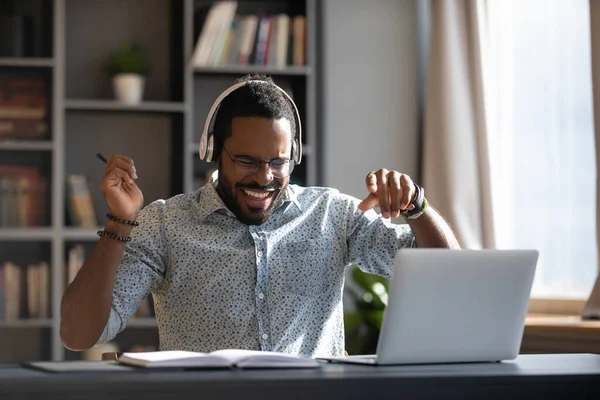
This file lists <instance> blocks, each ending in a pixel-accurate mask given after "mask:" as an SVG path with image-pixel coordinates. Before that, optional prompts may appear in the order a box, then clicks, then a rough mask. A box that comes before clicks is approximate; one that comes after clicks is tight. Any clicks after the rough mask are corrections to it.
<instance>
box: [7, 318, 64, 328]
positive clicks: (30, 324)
mask: <svg viewBox="0 0 600 400" xmlns="http://www.w3.org/2000/svg"><path fill="white" fill-rule="evenodd" d="M50 327H52V320H49V319H18V320H12V321H0V328H50Z"/></svg>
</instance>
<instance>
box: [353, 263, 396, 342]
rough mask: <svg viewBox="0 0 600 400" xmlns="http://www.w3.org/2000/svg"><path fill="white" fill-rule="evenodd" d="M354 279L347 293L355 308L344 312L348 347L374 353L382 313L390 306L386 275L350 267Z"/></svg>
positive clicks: (354, 266)
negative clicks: (373, 273) (388, 303)
mask: <svg viewBox="0 0 600 400" xmlns="http://www.w3.org/2000/svg"><path fill="white" fill-rule="evenodd" d="M350 268H351V273H352V282H348V283H349V284H348V285H347V286H346V289H347V291H346V293H347V295H349V296H350V297H349V298H350V300H351V301H352V304H353V310H351V311H346V312H345V313H344V326H345V336H346V344H345V345H346V350H347V351H348V353H349V354H375V352H376V350H377V342H378V339H379V331H380V330H381V322H382V320H383V313H384V311H385V309H386V307H387V295H388V291H389V282H388V279H387V278H383V277H381V276H377V275H372V274H368V273H365V272H362V271H361V270H360V269H359V268H358V267H357V266H356V265H352V266H350Z"/></svg>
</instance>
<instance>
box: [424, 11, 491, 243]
mask: <svg viewBox="0 0 600 400" xmlns="http://www.w3.org/2000/svg"><path fill="white" fill-rule="evenodd" d="M483 5H484V3H483V2H480V1H471V0H432V1H431V3H430V26H431V30H430V41H429V57H428V60H427V65H428V70H427V84H426V94H425V96H426V98H425V116H424V134H423V183H424V187H425V191H426V192H425V193H426V196H427V198H428V200H430V202H431V204H432V205H433V206H434V207H436V208H437V209H438V210H439V211H440V213H441V214H442V215H443V216H444V217H445V218H446V219H447V221H448V223H449V224H450V225H451V226H452V228H453V230H454V231H455V233H456V236H457V239H458V241H459V243H460V245H461V247H463V248H472V249H480V248H488V247H494V227H493V226H494V224H493V213H492V204H491V188H490V180H489V160H488V154H487V147H488V146H487V124H486V120H485V114H486V113H485V110H484V108H483V107H484V101H483V99H484V94H483V87H482V58H481V57H482V54H481V47H480V46H481V44H480V39H481V19H482V15H483V14H484V11H483V9H482V6H483Z"/></svg>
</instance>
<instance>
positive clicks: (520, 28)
mask: <svg viewBox="0 0 600 400" xmlns="http://www.w3.org/2000/svg"><path fill="white" fill-rule="evenodd" d="M486 6H487V12H486V14H487V15H486V18H487V21H486V25H485V26H486V27H487V29H486V30H484V32H485V33H486V35H487V37H485V38H484V40H483V42H482V43H483V51H484V75H485V77H484V79H485V84H486V89H487V90H488V91H487V93H486V104H487V106H486V107H487V110H486V112H487V117H488V125H489V149H490V157H491V170H492V171H491V172H492V187H493V188H492V195H493V199H494V202H495V204H494V222H495V225H496V238H497V246H498V248H536V249H538V250H539V251H540V259H539V263H538V270H537V273H536V277H535V281H534V286H533V293H532V297H537V298H576V299H585V298H587V297H588V296H589V292H590V291H591V288H592V285H593V283H594V280H595V278H596V275H597V271H598V269H597V254H596V253H597V250H596V209H595V207H596V159H595V157H596V156H595V150H594V149H595V147H594V146H595V144H594V143H595V140H594V125H593V107H592V89H591V65H590V63H591V58H590V37H589V36H590V32H589V29H590V27H589V9H588V7H589V0H527V1H516V0H489V1H488V2H487V3H486Z"/></svg>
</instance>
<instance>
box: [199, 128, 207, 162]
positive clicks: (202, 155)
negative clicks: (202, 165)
mask: <svg viewBox="0 0 600 400" xmlns="http://www.w3.org/2000/svg"><path fill="white" fill-rule="evenodd" d="M206 136H207V135H206V133H204V134H203V135H202V137H201V138H200V144H199V146H198V156H199V157H200V159H201V160H205V159H206V150H207V149H206V147H207V140H206Z"/></svg>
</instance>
